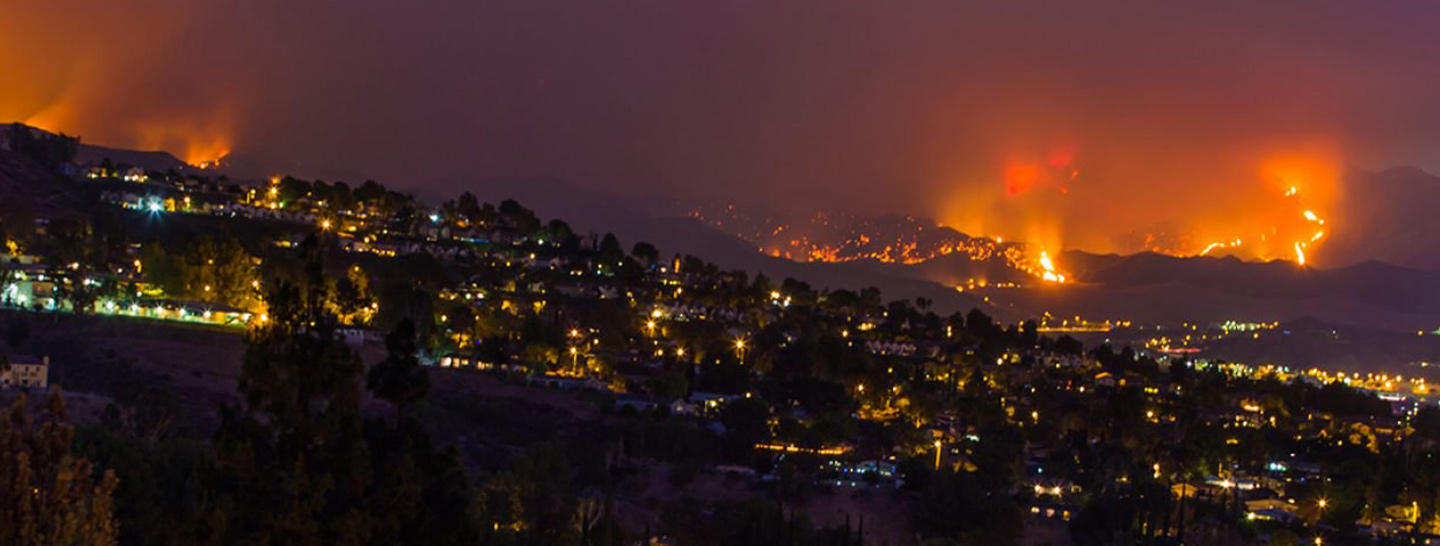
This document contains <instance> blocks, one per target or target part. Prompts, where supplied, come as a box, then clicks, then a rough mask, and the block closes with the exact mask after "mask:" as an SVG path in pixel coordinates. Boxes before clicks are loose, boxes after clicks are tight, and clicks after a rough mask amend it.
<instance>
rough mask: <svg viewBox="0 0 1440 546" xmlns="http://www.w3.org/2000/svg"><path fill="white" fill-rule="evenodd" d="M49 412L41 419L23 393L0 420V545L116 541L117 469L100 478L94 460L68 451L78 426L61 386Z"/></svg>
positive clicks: (95, 545) (101, 545)
mask: <svg viewBox="0 0 1440 546" xmlns="http://www.w3.org/2000/svg"><path fill="white" fill-rule="evenodd" d="M47 413H48V415H47V416H46V418H45V419H44V420H43V422H40V423H37V422H36V421H35V420H34V419H33V418H32V417H31V415H30V412H29V411H28V410H27V408H26V399H25V397H24V396H21V397H20V398H19V399H18V400H16V401H15V404H14V405H13V406H12V407H11V409H10V411H9V412H8V414H7V415H5V416H4V422H3V423H0V544H7V545H9V544H14V545H26V546H29V545H50V544H55V545H66V546H111V545H114V544H116V540H117V537H118V531H119V527H118V526H117V524H116V522H115V518H114V516H113V513H112V505H111V495H112V494H113V493H114V491H115V486H116V484H117V483H118V480H117V479H116V477H115V474H114V473H113V472H109V471H107V472H105V473H104V474H103V475H102V476H101V477H100V479H99V480H96V479H95V478H94V468H93V466H92V465H91V464H90V462H89V461H87V460H86V459H84V458H81V457H74V456H72V455H71V454H70V445H71V441H72V439H73V438H74V435H75V429H74V427H73V426H71V425H70V424H69V423H67V422H66V414H65V402H64V400H63V399H61V398H60V394H59V392H58V391H57V392H55V393H53V394H51V396H50V401H49V409H48V412H47Z"/></svg>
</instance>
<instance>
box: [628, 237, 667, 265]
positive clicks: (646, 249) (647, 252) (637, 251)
mask: <svg viewBox="0 0 1440 546" xmlns="http://www.w3.org/2000/svg"><path fill="white" fill-rule="evenodd" d="M630 255H631V256H634V257H635V259H637V260H641V261H644V262H645V263H646V264H652V265H653V264H654V263H655V262H657V261H659V260H660V250H659V249H657V248H655V245H652V244H650V243H647V242H645V241H640V242H638V243H635V248H633V249H631V250H630Z"/></svg>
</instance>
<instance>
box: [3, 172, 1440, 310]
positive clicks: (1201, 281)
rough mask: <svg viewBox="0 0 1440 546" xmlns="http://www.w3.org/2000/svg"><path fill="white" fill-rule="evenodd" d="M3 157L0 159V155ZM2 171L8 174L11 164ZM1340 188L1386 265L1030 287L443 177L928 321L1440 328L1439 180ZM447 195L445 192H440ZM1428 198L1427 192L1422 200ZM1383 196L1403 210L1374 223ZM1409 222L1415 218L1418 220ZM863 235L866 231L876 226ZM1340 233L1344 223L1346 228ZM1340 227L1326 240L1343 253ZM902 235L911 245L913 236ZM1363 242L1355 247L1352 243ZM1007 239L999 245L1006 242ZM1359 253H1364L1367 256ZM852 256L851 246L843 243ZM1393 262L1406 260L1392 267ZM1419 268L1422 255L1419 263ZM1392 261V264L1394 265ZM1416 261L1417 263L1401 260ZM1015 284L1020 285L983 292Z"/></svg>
mask: <svg viewBox="0 0 1440 546" xmlns="http://www.w3.org/2000/svg"><path fill="white" fill-rule="evenodd" d="M106 157H108V158H110V159H111V160H112V161H114V162H128V163H132V164H135V165H138V166H141V167H142V168H146V169H150V170H167V169H171V168H175V169H177V170H178V169H180V168H186V167H188V166H185V165H184V163H183V161H180V160H179V159H177V158H175V156H173V155H171V154H168V153H165V152H135V151H129V150H121V149H114V148H105V147H99V146H89V145H85V146H83V147H82V150H81V154H80V157H79V159H78V161H80V162H91V161H98V160H103V158H106ZM0 159H3V157H0ZM13 163H14V162H12V165H11V167H10V168H9V170H6V169H5V165H4V164H0V189H3V188H4V186H5V185H6V184H9V185H10V186H15V185H17V184H20V185H23V184H26V183H27V180H26V179H32V180H29V181H28V183H42V182H41V181H42V180H43V181H44V182H43V184H50V185H53V184H55V183H56V182H55V180H54V178H53V177H51V176H48V175H44V174H43V173H36V172H34V171H33V169H30V168H28V167H25V166H24V165H23V164H13ZM14 165H20V166H19V167H16V166H14ZM1353 177H1354V179H1355V182H1354V184H1365V185H1368V187H1370V188H1372V190H1373V191H1370V192H1363V193H1364V195H1358V196H1352V198H1351V201H1353V202H1354V204H1355V206H1357V207H1358V210H1359V212H1357V213H1356V214H1355V215H1354V217H1355V220H1353V223H1350V224H1347V225H1346V229H1347V230H1349V229H1359V228H1360V227H1363V228H1365V229H1375V230H1380V231H1382V232H1384V233H1389V234H1393V235H1387V236H1386V237H1385V239H1386V240H1393V241H1395V244H1394V245H1393V246H1392V245H1385V244H1377V243H1374V242H1367V243H1364V245H1368V247H1367V246H1363V245H1362V246H1359V248H1369V249H1370V250H1371V251H1373V252H1376V253H1382V254H1385V255H1390V256H1395V257H1397V262H1396V263H1391V262H1390V261H1388V260H1386V261H1384V262H1382V261H1376V260H1368V261H1367V260H1356V262H1355V263H1354V264H1353V265H1349V266H1346V267H1338V268H1329V269H1325V268H1314V267H1310V268H1301V267H1298V266H1296V265H1294V264H1292V263H1289V262H1266V263H1261V262H1245V261H1241V260H1238V259H1235V258H1228V257H1197V258H1178V257H1173V256H1164V255H1158V254H1150V253H1141V254H1134V255H1125V256H1122V255H1113V254H1110V255H1106V254H1093V253H1086V252H1077V251H1069V252H1064V253H1062V254H1060V255H1058V256H1056V257H1055V258H1056V261H1057V262H1058V263H1059V265H1060V267H1061V268H1062V269H1063V270H1064V271H1065V272H1066V273H1068V274H1070V276H1071V281H1072V282H1069V283H1066V284H1065V285H1064V286H1054V285H1049V284H1046V283H1037V282H1036V281H1035V278H1034V276H1033V275H1032V274H1031V273H1028V272H1024V271H1019V270H1017V269H1015V268H1014V267H1011V266H1010V265H1009V264H1006V263H1004V262H1001V261H996V260H993V259H975V258H974V257H972V256H971V255H968V254H966V253H963V252H953V253H941V254H938V255H935V256H932V257H926V259H922V260H918V261H913V262H911V263H896V262H895V261H886V260H880V259H873V258H867V257H859V258H856V259H853V260H849V261H843V262H838V263H831V262H825V261H810V262H800V261H794V260H787V259H784V258H780V257H775V256H773V255H771V254H767V253H765V252H764V251H763V250H764V249H763V248H762V247H761V246H760V245H757V244H756V243H754V242H752V241H747V240H745V239H744V238H742V237H737V236H736V235H735V234H734V233H729V232H727V231H725V230H724V228H725V227H726V226H724V225H720V226H716V225H714V224H713V223H707V222H703V221H701V220H700V219H697V218H695V217H693V216H690V215H687V214H686V211H685V209H684V208H683V207H679V206H677V205H676V203H675V202H674V201H672V200H669V199H668V198H666V197H664V196H648V197H631V196H626V195H619V194H615V193H611V192H607V191H603V190H596V189H593V188H587V187H584V186H579V185H575V184H571V183H568V182H565V181H563V180H556V179H545V178H506V179H486V180H478V181H459V180H452V181H447V182H446V183H445V186H446V187H450V188H454V189H453V190H452V192H453V193H455V194H458V193H459V192H461V191H465V190H470V191H473V192H474V193H476V194H477V195H478V196H480V197H481V198H482V199H485V200H490V201H498V200H500V199H506V198H515V199H518V200H519V201H521V202H522V203H525V204H526V205H527V206H530V207H531V208H533V209H535V210H536V211H537V212H539V213H540V214H541V215H543V216H546V217H552V218H560V219H564V220H565V221H567V222H569V223H571V225H572V226H573V227H574V228H575V229H576V230H577V231H578V232H581V233H586V232H591V233H597V234H603V233H607V232H613V233H615V234H616V235H617V236H619V237H621V239H622V240H623V241H625V242H626V243H627V244H631V243H633V242H635V241H641V240H644V241H649V242H652V243H654V244H656V245H657V246H658V247H659V248H660V249H661V251H662V252H664V253H666V254H671V253H688V254H694V255H697V256H700V257H702V258H705V259H707V260H709V261H713V262H715V263H717V264H720V265H721V266H723V267H727V268H735V269H745V270H748V271H752V272H763V273H765V274H767V275H769V276H771V277H775V278H780V277H795V278H798V279H801V280H805V281H807V282H810V283H811V284H813V285H816V286H819V287H829V288H852V289H854V288H863V287H867V286H876V287H878V288H881V289H882V290H883V291H884V292H885V293H886V294H887V295H888V296H890V297H896V298H917V297H923V298H926V299H928V300H931V301H932V302H934V308H935V309H936V310H937V311H941V312H950V311H957V310H964V309H968V308H971V307H983V308H987V309H989V310H990V311H991V312H993V313H995V314H996V315H998V316H1000V317H1001V318H1004V319H1008V320H1018V319H1024V318H1030V317H1034V316H1038V315H1039V314H1041V313H1044V312H1051V313H1054V314H1056V315H1057V316H1069V315H1083V316H1085V317H1090V318H1124V319H1132V320H1137V321H1147V322H1152V323H1178V322H1180V321H1191V322H1202V323H1203V322H1218V321H1223V320H1256V321H1273V320H1281V321H1284V320H1297V319H1300V318H1307V317H1310V318H1315V319H1318V320H1323V321H1325V322H1327V323H1332V324H1365V325H1368V326H1371V327H1377V328H1385V329H1390V330H1397V331H1411V332H1413V331H1414V330H1415V329H1425V330H1427V331H1428V330H1433V329H1435V327H1436V326H1440V273H1437V272H1436V270H1437V269H1440V268H1432V269H1426V268H1425V267H1424V264H1427V263H1432V261H1440V250H1436V251H1434V252H1428V253H1427V252H1425V251H1422V250H1420V249H1421V248H1426V245H1433V246H1430V247H1429V248H1435V249H1440V242H1437V241H1436V238H1437V237H1440V235H1437V231H1440V230H1426V229H1425V226H1427V225H1431V224H1432V223H1433V222H1435V221H1436V220H1434V219H1432V218H1431V216H1432V214H1431V213H1430V212H1429V208H1430V205H1432V204H1435V203H1440V179H1436V178H1435V177H1433V176H1431V175H1428V174H1426V173H1423V172H1422V171H1419V170H1416V169H1391V170H1388V171H1382V172H1379V173H1374V174H1367V173H1363V172H1358V171H1357V172H1356V173H1355V174H1354V175H1353ZM451 197H453V196H451ZM1432 197H1434V198H1433V199H1432ZM1396 199H1401V200H1403V201H1405V203H1403V204H1401V205H1399V206H1398V208H1397V209H1396V210H1397V211H1398V212H1396V213H1395V214H1387V213H1386V211H1387V210H1389V209H1387V208H1386V207H1390V206H1395V205H1393V204H1394V202H1395V200H1396ZM833 218H839V219H843V220H844V223H841V222H836V223H835V225H836V226H839V227H838V228H837V231H836V233H837V234H840V235H841V236H844V237H851V236H853V235H854V233H855V232H854V227H853V226H861V227H863V228H864V229H884V227H883V226H884V225H886V223H887V222H888V223H891V224H893V225H896V226H900V227H898V228H896V230H897V231H899V232H917V231H919V232H924V233H925V237H931V236H932V235H931V233H932V232H933V234H934V235H933V237H934V238H935V240H938V241H945V242H947V243H948V242H951V241H962V242H963V241H971V240H975V239H973V238H971V237H969V236H968V235H965V234H963V233H959V232H955V231H953V230H949V229H948V228H943V227H940V226H935V225H933V223H930V224H926V223H925V222H928V221H926V220H924V219H918V218H912V217H888V218H887V217H882V218H860V217H853V216H850V215H840V214H837V215H835V216H834V217H833ZM1422 220H1423V221H1422ZM877 226H880V227H878V228H877ZM1351 226H1357V227H1355V228H1352V227H1351ZM1345 237H1346V231H1345V230H1340V231H1339V232H1338V233H1337V235H1336V236H1335V238H1336V239H1335V241H1333V242H1332V243H1331V244H1333V245H1335V247H1336V248H1338V249H1339V250H1340V251H1343V250H1345V247H1344V245H1345V244H1355V245H1361V243H1358V242H1357V243H1350V242H1349V241H1347V240H1346V239H1345ZM923 239H924V238H923V237H917V238H915V241H921V240H923ZM1361 239H1364V238H1361ZM1007 244H1009V243H1007ZM1372 247H1373V248H1372ZM856 248H863V247H856ZM1400 258H1405V259H1406V261H1398V259H1400ZM1427 259H1428V260H1427ZM1397 264H1399V265H1397ZM1415 264H1418V265H1415ZM977 278H978V279H985V280H987V281H989V282H990V283H991V284H992V286H990V287H987V288H985V289H982V290H965V291H959V290H956V286H957V285H960V284H962V283H963V282H965V281H966V280H968V279H977ZM1006 283H1023V284H1027V285H1028V286H1029V287H1028V288H1005V287H998V288H997V287H995V286H993V285H994V284H1000V285H1005V284H1006Z"/></svg>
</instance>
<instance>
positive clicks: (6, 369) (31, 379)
mask: <svg viewBox="0 0 1440 546" xmlns="http://www.w3.org/2000/svg"><path fill="white" fill-rule="evenodd" d="M49 384H50V357H48V356H47V357H41V358H35V357H33V356H20V355H9V356H6V357H0V387H4V388H7V389H9V388H21V389H44V388H46V387H48V386H49Z"/></svg>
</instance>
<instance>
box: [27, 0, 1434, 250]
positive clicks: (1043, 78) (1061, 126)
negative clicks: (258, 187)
mask: <svg viewBox="0 0 1440 546" xmlns="http://www.w3.org/2000/svg"><path fill="white" fill-rule="evenodd" d="M1181 4H1182V3H1180V2H1155V1H1133V2H1129V1H1126V2H1120V1H1115V2H1096V1H1086V2H1066V3H1063V5H1062V3H1061V2H1048V1H1006V2H991V3H978V2H961V1H956V0H945V1H928V0H915V1H906V2H880V1H864V2H848V1H836V0H825V1H811V2H774V1H756V2H746V1H716V0H706V1H698V0H696V1H691V0H664V1H614V2H611V1H605V2H597V1H588V0H587V1H573V2H557V1H547V0H523V1H508V2H463V1H455V2H435V1H420V2H398V1H393V0H349V1H343V2H342V1H329V0H325V1H304V2H294V1H275V0H258V1H229V0H183V1H182V0H173V1H172V0H135V1H125V2H118V1H105V2H99V1H96V2H80V1H75V0H50V1H46V2H38V1H32V0H0V46H3V47H0V82H3V85H0V120H9V119H15V120H19V121H28V122H30V123H33V124H36V125H39V126H42V127H45V128H48V129H53V130H60V131H65V132H68V133H78V134H80V135H82V136H83V137H84V139H85V140H86V141H87V142H94V143H101V144H108V145H116V146H128V147H141V148H165V149H169V150H172V151H174V152H176V153H177V154H178V155H181V156H182V157H185V158H187V159H191V160H200V159H211V158H213V157H207V156H214V155H218V154H220V153H224V152H227V151H228V152H233V153H235V154H236V155H237V156H244V157H248V158H263V159H264V160H267V161H271V162H275V163H276V164H284V163H295V162H304V163H305V164H308V165H317V166H324V167H326V168H332V169H336V170H345V171H352V172H359V173H365V174H368V175H371V176H373V177H375V178H377V179H380V180H382V181H387V182H391V183H395V184H397V185H400V186H405V187H410V188H416V189H423V190H427V191H432V192H440V193H454V192H458V191H459V190H460V189H461V188H460V186H461V185H462V184H458V183H454V182H450V183H449V184H450V185H449V186H446V187H438V186H439V183H438V182H436V181H437V180H450V181H454V180H479V179H484V178H487V177H496V176H512V175H522V176H552V177H557V178H562V179H566V180H569V181H571V182H573V183H576V184H580V185H584V186H590V187H595V188H601V189H605V190H610V191H617V192H620V193H630V194H640V193H646V194H665V195H673V196H678V197H693V196H705V197H720V198H727V199H736V200H741V201H747V202H757V203H766V204H769V205H771V206H773V207H775V208H778V209H781V210H803V209H806V208H810V207H815V206H831V205H834V206H842V207H846V208H849V209H852V210H856V211H858V212H863V213H904V214H915V215H928V216H932V217H935V218H937V219H939V220H942V221H945V222H948V223H951V224H953V225H956V226H957V227H961V228H964V229H967V230H971V231H977V232H993V233H998V234H1014V235H1013V236H1017V237H1019V236H1027V235H1031V236H1035V237H1048V238H1063V240H1064V243H1065V244H1068V245H1089V246H1092V247H1103V246H1104V241H1107V240H1108V238H1109V237H1111V236H1113V235H1114V234H1115V233H1117V232H1119V231H1123V230H1129V229H1135V228H1137V227H1142V226H1147V225H1151V224H1153V223H1155V222H1164V221H1171V222H1177V221H1178V222H1187V223H1191V224H1194V225H1196V226H1209V227H1210V228H1211V229H1212V231H1213V230H1214V229H1215V228H1214V225H1216V224H1217V223H1220V222H1231V221H1241V222H1244V221H1250V220H1247V218H1249V217H1250V216H1254V215H1260V216H1263V214H1262V213H1260V212H1256V211H1264V210H1269V208H1267V204H1268V203H1272V202H1273V199H1275V198H1276V196H1277V191H1278V190H1277V189H1276V188H1277V187H1279V186H1281V185H1283V184H1292V183H1294V179H1296V178H1297V177H1298V179H1299V180H1300V184H1301V185H1302V186H1305V188H1304V189H1305V191H1306V192H1308V193H1307V195H1310V196H1311V199H1313V203H1314V206H1315V207H1318V208H1321V209H1327V210H1328V211H1329V213H1330V214H1332V215H1340V214H1342V213H1343V205H1342V203H1343V196H1342V195H1340V194H1339V190H1338V189H1336V188H1335V186H1336V184H1335V182H1334V179H1335V178H1336V177H1337V176H1338V174H1337V173H1339V172H1341V170H1342V169H1343V168H1344V167H1346V166H1356V167H1361V168H1367V169H1376V168H1383V167H1387V166H1391V165H1399V164H1410V165H1418V166H1421V167H1424V168H1427V169H1430V170H1431V171H1440V147H1437V146H1436V145H1435V143H1436V142H1437V141H1440V140H1437V137H1440V62H1437V60H1436V52H1437V51H1440V32H1436V28H1437V27H1440V3H1437V2H1433V1H1411V2H1402V1H1396V2H1360V1H1356V2H1337V1H1322V0H1296V1H1263V2H1259V1H1253V0H1250V1H1237V2H1217V1H1206V2H1190V3H1185V5H1181ZM1277 165H1280V166H1279V167H1277ZM1277 169H1278V170H1279V171H1284V172H1283V173H1281V174H1276V173H1277V172H1278V171H1277ZM1272 178H1274V179H1282V178H1283V179H1285V180H1284V181H1277V180H1272ZM452 190H453V191H452ZM1252 213H1254V214H1252ZM1254 221H1255V222H1263V221H1264V220H1254ZM1037 226H1039V227H1037ZM1037 230H1038V231H1043V232H1045V233H1044V234H1035V233H1033V232H1034V231H1037ZM1217 233H1218V231H1217Z"/></svg>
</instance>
